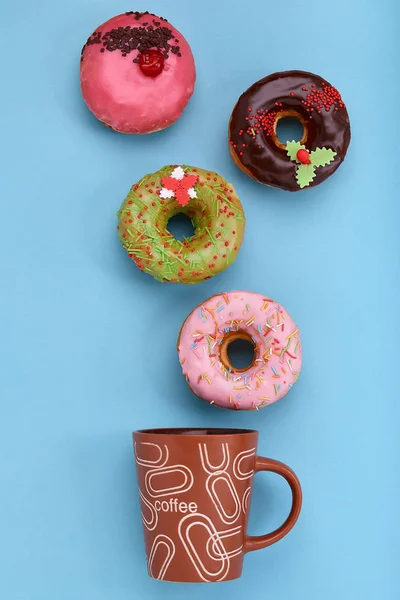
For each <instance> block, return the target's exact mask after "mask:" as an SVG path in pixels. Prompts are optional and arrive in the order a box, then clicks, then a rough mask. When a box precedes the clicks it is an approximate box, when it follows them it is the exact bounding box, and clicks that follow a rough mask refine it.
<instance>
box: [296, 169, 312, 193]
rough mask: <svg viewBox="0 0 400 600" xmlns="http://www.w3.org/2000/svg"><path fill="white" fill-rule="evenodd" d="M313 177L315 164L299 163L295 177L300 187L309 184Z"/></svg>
mask: <svg viewBox="0 0 400 600" xmlns="http://www.w3.org/2000/svg"><path fill="white" fill-rule="evenodd" d="M314 177H315V165H299V166H298V167H297V171H296V179H297V183H298V184H299V187H300V188H301V189H303V188H305V187H307V186H308V185H310V183H311V182H312V180H313V179H314Z"/></svg>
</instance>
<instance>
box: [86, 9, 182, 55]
mask: <svg viewBox="0 0 400 600" xmlns="http://www.w3.org/2000/svg"><path fill="white" fill-rule="evenodd" d="M133 14H136V13H133ZM173 39H174V35H173V33H172V30H171V29H169V28H168V27H165V26H162V27H158V26H157V27H153V25H148V26H145V24H144V23H143V26H140V27H130V26H129V25H127V26H126V27H118V28H115V29H111V30H110V31H107V32H106V33H105V34H104V35H103V36H102V35H101V31H96V32H95V33H93V35H91V36H90V38H89V39H88V41H87V42H86V44H85V46H84V47H83V49H82V52H83V50H84V49H85V47H86V46H89V45H91V44H101V43H102V44H103V48H101V49H100V51H101V52H104V50H108V51H109V52H114V51H115V50H119V51H120V52H121V54H122V56H123V57H125V56H127V55H128V54H129V53H130V52H132V50H137V51H138V52H139V53H140V52H144V51H145V50H149V49H150V48H157V50H159V51H160V52H161V53H162V54H163V56H164V58H169V53H170V52H171V53H172V54H175V55H177V56H181V53H180V46H177V45H175V44H172V43H170V42H171V40H173ZM133 62H135V63H137V62H138V61H137V60H136V59H134V60H133Z"/></svg>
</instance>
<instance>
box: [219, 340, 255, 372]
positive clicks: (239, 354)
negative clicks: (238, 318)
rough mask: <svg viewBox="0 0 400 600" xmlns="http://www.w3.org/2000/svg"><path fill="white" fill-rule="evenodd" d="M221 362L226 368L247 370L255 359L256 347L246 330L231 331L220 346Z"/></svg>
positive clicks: (238, 370) (239, 370)
mask: <svg viewBox="0 0 400 600" xmlns="http://www.w3.org/2000/svg"><path fill="white" fill-rule="evenodd" d="M220 358H221V362H222V363H223V364H224V366H225V367H226V368H227V369H232V370H233V371H237V372H239V373H240V372H245V371H247V370H248V369H249V368H250V367H251V366H252V365H253V364H254V361H255V359H256V347H255V343H254V341H253V339H252V337H251V336H250V335H249V334H248V333H247V332H240V331H239V332H231V333H229V334H228V335H227V336H226V337H225V338H224V340H223V341H222V344H221V347H220Z"/></svg>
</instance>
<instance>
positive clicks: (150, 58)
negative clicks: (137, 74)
mask: <svg viewBox="0 0 400 600" xmlns="http://www.w3.org/2000/svg"><path fill="white" fill-rule="evenodd" d="M138 58H139V67H140V69H141V71H142V73H143V75H146V76H147V77H157V75H159V74H160V73H162V71H163V69H164V62H165V59H164V56H163V55H162V54H161V52H160V51H159V50H156V49H155V48H152V49H151V50H145V51H144V52H141V53H140V54H139V57H138Z"/></svg>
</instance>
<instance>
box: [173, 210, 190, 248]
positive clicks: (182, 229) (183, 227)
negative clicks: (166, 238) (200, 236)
mask: <svg viewBox="0 0 400 600" xmlns="http://www.w3.org/2000/svg"><path fill="white" fill-rule="evenodd" d="M167 231H169V233H170V234H171V235H173V236H174V238H175V239H176V240H179V241H181V242H182V241H183V240H184V239H187V238H191V237H193V235H194V231H195V227H194V225H193V221H192V220H191V218H190V217H188V216H187V215H186V214H185V213H182V212H180V213H178V214H176V215H174V216H173V217H171V218H170V219H169V221H168V223H167Z"/></svg>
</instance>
